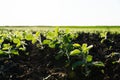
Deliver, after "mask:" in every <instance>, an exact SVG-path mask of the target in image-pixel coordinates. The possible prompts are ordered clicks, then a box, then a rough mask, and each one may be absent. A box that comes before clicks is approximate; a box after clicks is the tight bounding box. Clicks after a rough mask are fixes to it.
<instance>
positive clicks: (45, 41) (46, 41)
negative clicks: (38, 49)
mask: <svg viewBox="0 0 120 80" xmlns="http://www.w3.org/2000/svg"><path fill="white" fill-rule="evenodd" d="M50 42H51V41H50V40H44V41H43V44H50Z"/></svg>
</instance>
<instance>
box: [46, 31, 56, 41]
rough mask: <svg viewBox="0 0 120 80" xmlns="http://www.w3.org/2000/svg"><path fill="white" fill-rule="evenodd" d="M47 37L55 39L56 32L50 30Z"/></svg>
mask: <svg viewBox="0 0 120 80" xmlns="http://www.w3.org/2000/svg"><path fill="white" fill-rule="evenodd" d="M46 38H47V39H51V40H53V39H54V38H55V33H54V32H48V33H47V35H46Z"/></svg>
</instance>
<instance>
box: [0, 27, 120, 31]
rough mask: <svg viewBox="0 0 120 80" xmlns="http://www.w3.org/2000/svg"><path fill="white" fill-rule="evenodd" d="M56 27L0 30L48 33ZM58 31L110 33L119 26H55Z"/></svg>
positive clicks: (119, 29)
mask: <svg viewBox="0 0 120 80" xmlns="http://www.w3.org/2000/svg"><path fill="white" fill-rule="evenodd" d="M55 27H56V26H1V27H0V29H8V30H11V29H12V30H33V31H36V30H41V31H48V30H49V31H50V30H53V29H54V28H55ZM57 27H59V28H60V30H65V29H70V30H71V31H73V32H74V31H75V32H76V31H84V32H96V31H110V32H119V31H120V26H57Z"/></svg>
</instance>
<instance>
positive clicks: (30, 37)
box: [25, 33, 33, 41]
mask: <svg viewBox="0 0 120 80" xmlns="http://www.w3.org/2000/svg"><path fill="white" fill-rule="evenodd" d="M32 38H33V35H32V34H29V33H28V34H26V35H25V39H26V40H28V41H30V40H32Z"/></svg>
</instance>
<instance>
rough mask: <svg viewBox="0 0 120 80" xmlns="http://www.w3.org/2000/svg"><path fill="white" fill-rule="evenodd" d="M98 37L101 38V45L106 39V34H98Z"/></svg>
mask: <svg viewBox="0 0 120 80" xmlns="http://www.w3.org/2000/svg"><path fill="white" fill-rule="evenodd" d="M100 37H101V38H102V40H101V43H103V42H104V40H106V39H107V32H102V33H100Z"/></svg>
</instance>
